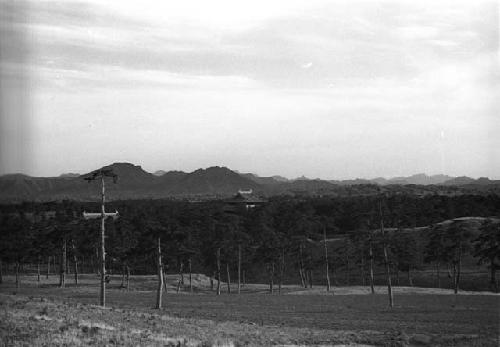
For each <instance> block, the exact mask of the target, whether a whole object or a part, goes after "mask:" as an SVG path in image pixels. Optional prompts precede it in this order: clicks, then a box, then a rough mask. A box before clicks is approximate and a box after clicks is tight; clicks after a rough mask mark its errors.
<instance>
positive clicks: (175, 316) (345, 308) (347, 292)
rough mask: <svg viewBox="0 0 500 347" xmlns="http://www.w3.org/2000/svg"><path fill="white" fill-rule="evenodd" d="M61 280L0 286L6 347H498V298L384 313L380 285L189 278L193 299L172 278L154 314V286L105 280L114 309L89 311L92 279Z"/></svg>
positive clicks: (463, 298) (413, 301)
mask: <svg viewBox="0 0 500 347" xmlns="http://www.w3.org/2000/svg"><path fill="white" fill-rule="evenodd" d="M69 282H70V284H68V285H67V287H66V288H64V289H61V288H58V287H57V278H56V276H52V277H50V278H49V279H48V280H46V279H45V278H44V279H43V281H42V283H41V286H40V287H37V283H36V281H35V277H34V276H30V277H28V276H25V277H23V282H22V285H21V288H20V289H19V290H18V291H17V293H16V295H13V293H14V292H15V286H14V281H13V278H12V277H10V276H9V277H6V278H5V279H4V284H3V285H0V293H2V294H1V296H0V299H1V300H0V303H1V306H0V317H1V323H0V329H1V335H0V337H1V338H2V341H4V342H5V341H7V343H6V344H5V345H9V346H10V345H24V344H25V343H27V344H29V345H36V344H39V345H43V342H44V341H45V342H48V341H51V342H55V344H60V345H63V344H64V343H68V341H70V340H71V339H72V340H71V341H73V342H69V344H77V342H78V343H80V344H83V345H86V344H93V343H97V344H101V345H106V344H110V345H113V344H118V345H124V344H125V345H168V343H170V342H172V341H174V342H175V341H177V342H175V343H174V342H172V345H176V343H178V342H179V343H181V341H182V343H184V341H186V345H189V343H190V344H191V345H193V346H202V345H205V346H210V345H218V344H219V345H224V343H226V345H228V346H229V345H231V343H232V344H233V345H254V346H265V345H280V344H281V345H287V344H292V345H297V344H299V345H300V344H303V345H329V346H330V345H339V344H340V345H342V344H365V345H375V346H384V345H385V346H405V345H417V344H418V343H420V344H424V345H425V344H426V345H432V346H436V345H443V346H498V334H499V314H500V313H499V305H500V300H499V299H500V297H499V296H498V295H487V294H486V293H483V294H481V293H476V295H472V294H471V293H465V292H462V293H461V294H460V295H457V296H455V295H451V292H450V291H449V290H437V289H435V290H429V289H418V288H396V292H395V307H394V308H392V309H390V308H388V305H387V298H386V296H385V295H384V294H383V290H384V288H383V287H377V293H380V294H376V295H370V294H366V293H367V290H366V288H362V287H341V288H334V290H335V293H336V294H335V295H332V294H328V295H326V293H325V290H324V288H321V287H316V288H314V289H309V290H303V288H300V287H296V286H286V287H285V288H284V291H283V292H284V295H277V294H274V295H271V294H268V293H267V292H266V289H267V286H265V285H247V286H245V288H244V291H243V294H241V295H236V294H231V295H228V294H225V293H224V294H222V295H221V296H216V295H214V293H213V292H211V291H210V288H209V282H208V279H207V278H205V277H204V276H196V277H195V280H194V282H193V283H194V292H193V293H190V292H189V290H188V288H187V287H185V288H184V290H183V291H181V293H179V294H177V293H175V290H174V287H175V283H176V277H175V276H171V277H169V278H168V284H169V286H168V292H167V294H166V295H165V296H164V306H165V307H164V309H162V310H161V311H158V310H154V309H152V307H153V306H154V303H155V292H154V288H155V278H154V277H153V276H134V277H133V278H132V282H131V290H130V291H126V290H124V289H120V288H119V287H120V280H119V278H118V277H115V278H113V279H112V280H111V283H110V285H109V286H108V288H109V290H108V292H107V293H108V296H107V298H108V305H109V307H111V308H112V309H104V310H103V309H101V308H99V307H97V306H95V304H96V303H97V301H98V298H97V293H98V278H97V277H96V276H95V275H84V276H82V277H81V278H80V285H79V286H78V287H75V286H74V285H73V284H72V283H71V279H69ZM223 288H224V289H225V287H223ZM233 289H234V288H233ZM294 294H295V295H294ZM40 317H41V318H40ZM92 326H96V327H97V329H94V330H95V331H94V333H91V332H90V330H91V328H92ZM110 327H111V328H112V329H111V328H110ZM108 328H110V329H108ZM89 329H90V330H89ZM38 331H47V333H43V334H42V335H40V334H39V333H37V332H38ZM168 338H171V339H173V340H172V341H170V342H168V341H169V340H168ZM110 341H111V342H110ZM51 344H52V343H51ZM181 345H183V344H181Z"/></svg>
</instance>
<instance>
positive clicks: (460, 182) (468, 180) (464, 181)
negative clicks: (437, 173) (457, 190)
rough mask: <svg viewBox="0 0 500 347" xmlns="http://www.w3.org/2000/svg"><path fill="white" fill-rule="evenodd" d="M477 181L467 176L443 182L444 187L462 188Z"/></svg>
mask: <svg viewBox="0 0 500 347" xmlns="http://www.w3.org/2000/svg"><path fill="white" fill-rule="evenodd" d="M474 182H475V179H473V178H470V177H467V176H460V177H455V178H452V179H449V180H447V181H446V182H443V184H444V185H447V186H460V185H464V184H471V183H474Z"/></svg>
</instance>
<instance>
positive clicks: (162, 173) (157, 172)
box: [153, 170, 167, 176]
mask: <svg viewBox="0 0 500 347" xmlns="http://www.w3.org/2000/svg"><path fill="white" fill-rule="evenodd" d="M166 173H167V172H166V171H163V170H157V171H155V172H153V175H155V176H163V175H165V174H166Z"/></svg>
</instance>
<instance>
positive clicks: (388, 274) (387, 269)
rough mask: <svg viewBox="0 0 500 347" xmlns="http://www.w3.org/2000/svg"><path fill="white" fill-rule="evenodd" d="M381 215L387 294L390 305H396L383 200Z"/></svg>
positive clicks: (380, 208)
mask: <svg viewBox="0 0 500 347" xmlns="http://www.w3.org/2000/svg"><path fill="white" fill-rule="evenodd" d="M379 216H380V233H381V234H382V245H383V250H384V265H385V274H386V278H387V295H388V296H389V306H390V307H394V299H393V296H392V284H391V269H390V265H389V256H388V254H387V242H386V240H385V230H384V215H383V213H382V200H380V201H379Z"/></svg>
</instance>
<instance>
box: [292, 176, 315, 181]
mask: <svg viewBox="0 0 500 347" xmlns="http://www.w3.org/2000/svg"><path fill="white" fill-rule="evenodd" d="M310 180H311V179H310V178H307V177H306V176H304V175H302V176H300V177H297V178H294V179H293V180H291V181H310Z"/></svg>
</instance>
